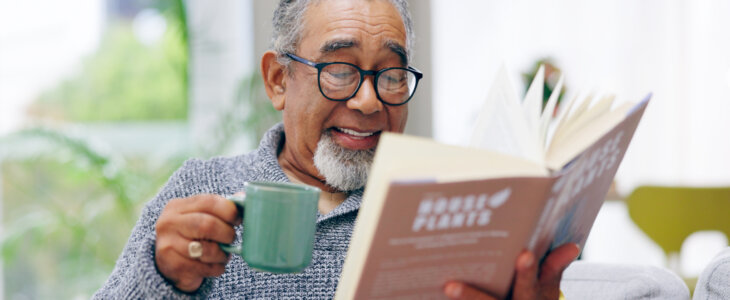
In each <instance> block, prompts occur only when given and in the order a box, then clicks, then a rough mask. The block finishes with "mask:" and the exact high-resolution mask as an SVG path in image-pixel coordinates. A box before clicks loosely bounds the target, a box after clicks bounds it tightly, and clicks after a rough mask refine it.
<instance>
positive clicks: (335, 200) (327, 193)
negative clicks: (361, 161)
mask: <svg viewBox="0 0 730 300" xmlns="http://www.w3.org/2000/svg"><path fill="white" fill-rule="evenodd" d="M285 153H286V151H282V152H281V153H280V154H279V157H278V158H277V160H278V161H279V165H280V166H281V169H282V170H283V171H284V174H286V177H288V178H289V180H290V181H291V182H295V183H303V184H307V185H311V186H315V187H318V188H319V189H320V190H322V192H321V193H320V194H319V202H318V205H317V206H318V209H319V213H321V214H323V215H326V214H328V213H329V212H331V211H332V210H334V209H335V208H336V207H337V206H338V205H340V204H342V202H344V201H345V199H347V193H344V192H341V191H338V190H336V189H334V188H332V187H331V186H329V185H327V184H326V183H325V182H324V180H323V179H320V178H318V177H315V176H312V175H309V174H308V173H306V172H303V171H302V170H300V169H299V168H296V167H295V164H292V163H291V162H290V161H289V160H287V159H286V155H285Z"/></svg>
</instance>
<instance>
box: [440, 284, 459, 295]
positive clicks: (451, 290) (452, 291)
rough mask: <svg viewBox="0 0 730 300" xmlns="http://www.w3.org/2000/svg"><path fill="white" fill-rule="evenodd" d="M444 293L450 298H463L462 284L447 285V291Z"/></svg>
mask: <svg viewBox="0 0 730 300" xmlns="http://www.w3.org/2000/svg"><path fill="white" fill-rule="evenodd" d="M444 292H445V293H446V296H447V297H449V298H459V297H461V284H458V283H454V282H452V283H449V284H447V285H446V289H445V290H444Z"/></svg>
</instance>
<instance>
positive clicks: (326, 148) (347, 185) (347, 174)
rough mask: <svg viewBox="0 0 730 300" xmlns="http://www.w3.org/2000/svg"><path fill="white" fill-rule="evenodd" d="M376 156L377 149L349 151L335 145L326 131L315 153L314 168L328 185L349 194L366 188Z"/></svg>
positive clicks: (330, 134) (329, 133)
mask: <svg viewBox="0 0 730 300" xmlns="http://www.w3.org/2000/svg"><path fill="white" fill-rule="evenodd" d="M374 156H375V149H366V150H351V149H347V148H345V147H342V146H340V145H338V144H337V143H335V141H334V139H333V138H332V133H331V132H330V131H325V132H324V133H322V136H321V137H320V139H319V142H318V143H317V149H316V150H315V151H314V166H315V167H316V168H317V170H318V171H319V173H320V174H322V176H324V178H325V181H326V183H327V185H329V186H331V187H333V188H335V189H337V190H339V191H343V192H349V191H353V190H356V189H359V188H361V187H364V186H365V183H367V179H368V173H369V172H370V165H372V163H373V157H374Z"/></svg>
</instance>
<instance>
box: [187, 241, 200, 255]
mask: <svg viewBox="0 0 730 300" xmlns="http://www.w3.org/2000/svg"><path fill="white" fill-rule="evenodd" d="M188 255H190V258H192V259H196V258H200V257H201V256H203V245H202V244H201V243H200V242H198V241H192V242H190V243H189V244H188Z"/></svg>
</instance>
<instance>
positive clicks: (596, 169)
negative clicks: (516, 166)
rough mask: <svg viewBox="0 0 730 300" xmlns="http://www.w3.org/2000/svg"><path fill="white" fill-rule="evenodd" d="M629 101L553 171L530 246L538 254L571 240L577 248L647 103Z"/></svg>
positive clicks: (606, 190) (600, 203)
mask: <svg viewBox="0 0 730 300" xmlns="http://www.w3.org/2000/svg"><path fill="white" fill-rule="evenodd" d="M649 97H650V96H647V98H645V99H644V100H643V101H641V102H640V103H639V104H636V105H633V104H629V109H628V110H625V109H623V108H622V109H621V110H622V111H624V112H626V111H628V112H627V113H626V114H624V115H623V117H622V119H621V120H620V122H618V123H617V124H616V125H615V126H614V127H612V128H610V130H608V131H607V132H606V133H605V134H602V135H601V136H600V138H598V139H597V140H596V141H595V142H593V143H592V144H591V145H590V146H588V147H587V149H585V150H583V152H582V153H581V154H580V155H579V157H578V158H577V159H576V160H575V162H573V163H571V164H570V165H569V166H568V167H566V168H564V169H562V170H560V171H559V172H558V173H557V176H556V178H557V181H555V182H554V184H553V185H552V187H551V193H550V194H551V195H550V197H549V198H550V199H549V200H548V204H547V208H546V213H545V214H543V216H542V217H541V218H540V222H539V223H538V225H537V228H538V230H537V231H536V232H535V234H534V235H533V238H532V239H531V242H530V248H531V249H533V250H534V251H535V253H536V255H538V256H542V255H543V254H544V253H545V252H546V251H548V250H549V249H551V248H554V247H557V246H560V245H562V244H564V243H568V242H572V243H576V244H578V245H579V246H580V247H581V248H582V247H583V245H584V244H585V242H586V239H587V238H588V234H589V232H590V230H591V227H592V226H593V223H594V221H595V218H596V216H597V215H598V211H599V210H600V208H601V205H602V204H603V202H604V199H605V197H606V193H607V192H608V189H609V187H610V186H611V182H612V181H613V178H614V176H615V174H616V171H617V169H618V167H619V165H620V163H621V160H622V159H623V156H624V154H625V153H626V149H627V148H628V146H629V143H630V142H631V140H632V138H633V135H634V132H635V131H636V127H637V126H638V124H639V121H640V120H641V117H642V115H643V112H644V110H645V109H646V106H647V104H648V99H649Z"/></svg>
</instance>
